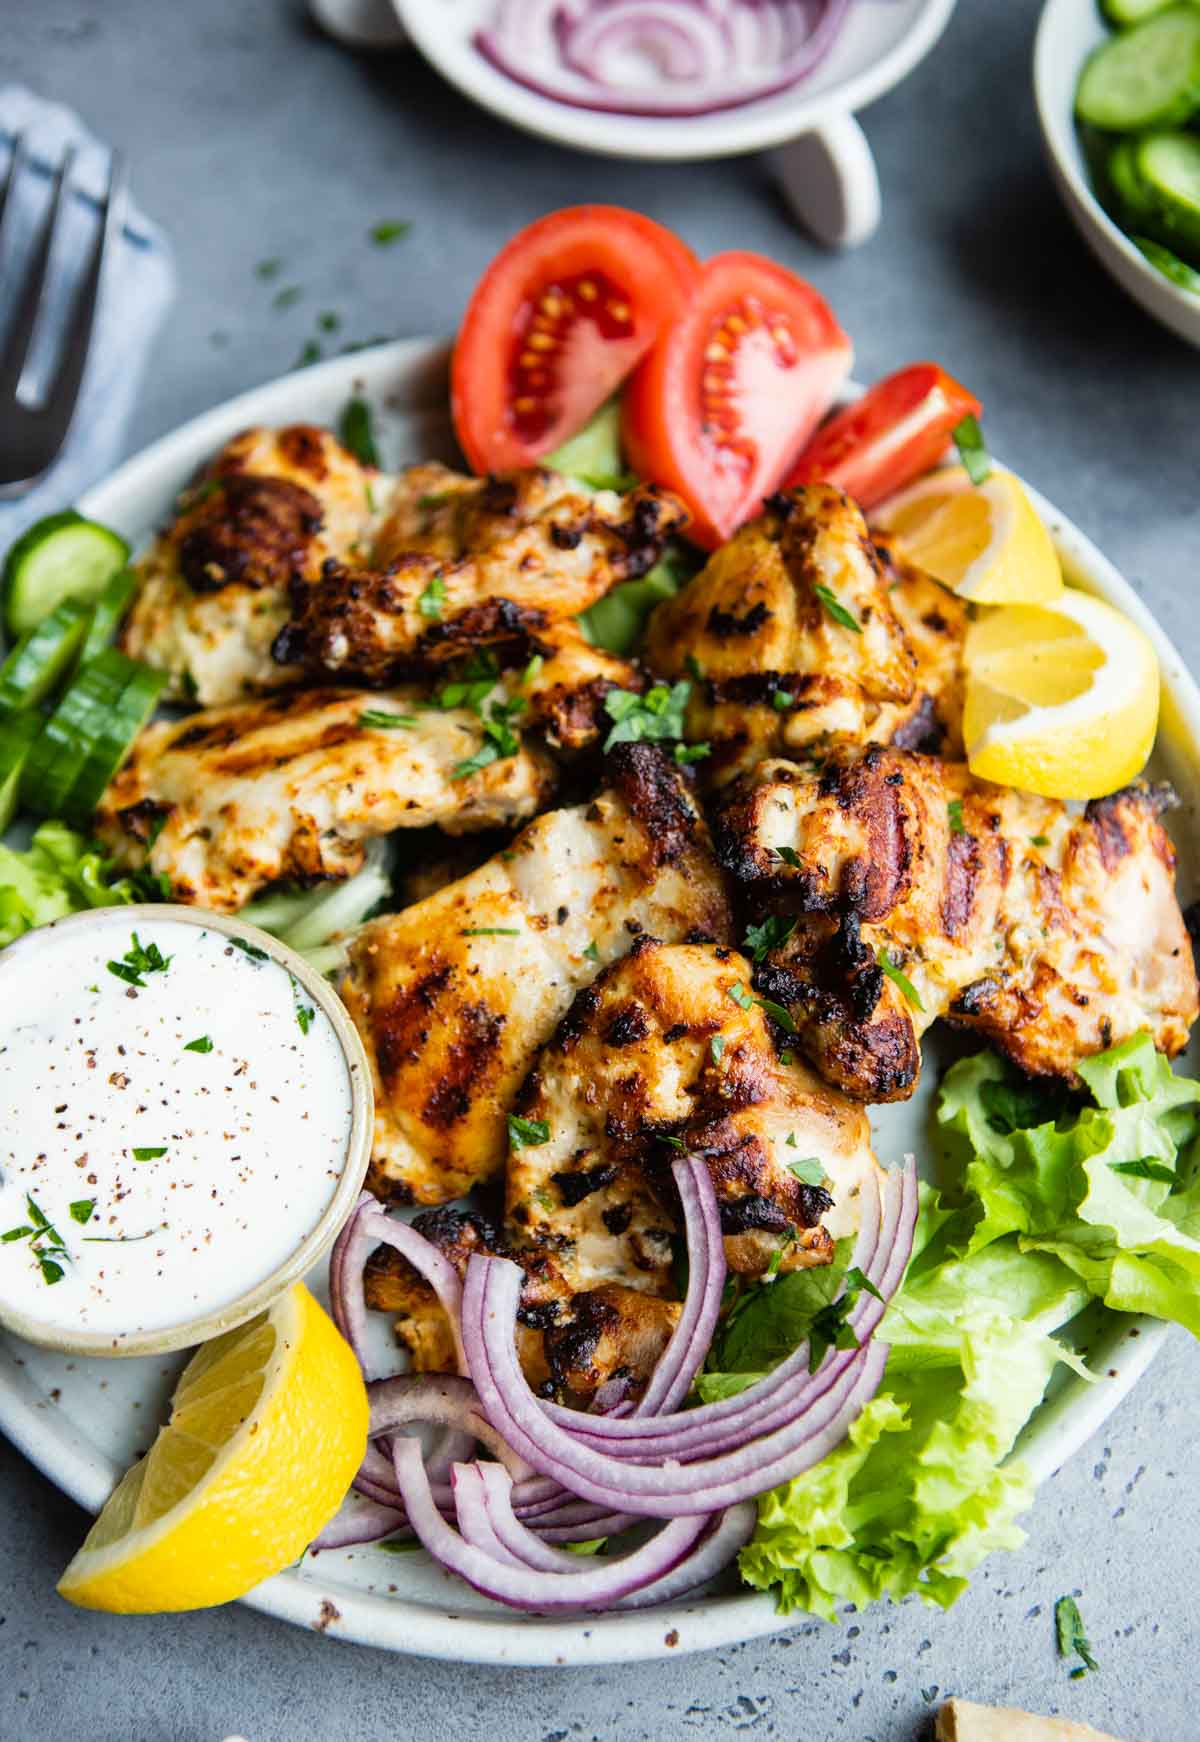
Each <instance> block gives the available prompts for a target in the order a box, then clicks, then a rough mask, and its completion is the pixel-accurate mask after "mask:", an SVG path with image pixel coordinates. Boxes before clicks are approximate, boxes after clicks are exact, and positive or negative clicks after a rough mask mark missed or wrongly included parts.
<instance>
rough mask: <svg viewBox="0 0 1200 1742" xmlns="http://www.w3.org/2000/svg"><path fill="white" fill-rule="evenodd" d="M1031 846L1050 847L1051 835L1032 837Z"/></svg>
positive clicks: (1030, 838)
mask: <svg viewBox="0 0 1200 1742" xmlns="http://www.w3.org/2000/svg"><path fill="white" fill-rule="evenodd" d="M1029 845H1030V846H1031V847H1048V846H1049V845H1050V837H1049V835H1030V837H1029Z"/></svg>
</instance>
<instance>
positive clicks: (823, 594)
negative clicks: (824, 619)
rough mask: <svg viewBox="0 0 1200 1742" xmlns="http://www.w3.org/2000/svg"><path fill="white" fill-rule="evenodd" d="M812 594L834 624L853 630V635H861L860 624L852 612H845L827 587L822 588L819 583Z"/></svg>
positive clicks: (834, 594)
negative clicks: (818, 600)
mask: <svg viewBox="0 0 1200 1742" xmlns="http://www.w3.org/2000/svg"><path fill="white" fill-rule="evenodd" d="M813 592H814V593H815V594H816V595H817V598H818V599H820V601H821V603H822V605H824V607H825V609H826V611H827V612H828V613H829V615H830V616H831V617H832V618H833V620H834V622H835V623H840V625H841V626H842V628H843V629H850V630H853V632H854V634H855V635H861V634H862V624H861V623H860V622H859V620H858V618H857V617H856V616H855V615H854V613H853V612H852V611H847V609H846V607H845V606H844V605H843V604H842V602H841V600H840V599H839V598H838V596H837V594H836V593H831V592H830V590H829V588H828V587H822V586H821V585H820V584H819V583H818V585H817V586H815V587H814V588H813Z"/></svg>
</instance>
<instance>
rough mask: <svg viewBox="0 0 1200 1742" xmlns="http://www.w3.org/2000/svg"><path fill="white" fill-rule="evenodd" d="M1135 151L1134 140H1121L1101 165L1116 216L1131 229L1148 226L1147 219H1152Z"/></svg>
mask: <svg viewBox="0 0 1200 1742" xmlns="http://www.w3.org/2000/svg"><path fill="white" fill-rule="evenodd" d="M1137 150H1138V142H1137V140H1136V139H1121V140H1119V141H1118V142H1117V144H1116V145H1114V146H1113V149H1112V150H1111V151H1110V152H1109V155H1108V159H1107V162H1106V163H1105V166H1104V169H1105V174H1106V175H1107V177H1108V185H1109V187H1110V189H1111V191H1112V196H1113V203H1114V204H1115V206H1116V215H1117V217H1118V218H1119V219H1120V220H1121V222H1122V223H1123V224H1126V225H1128V226H1129V227H1130V228H1131V229H1137V228H1139V227H1142V228H1147V227H1151V226H1150V225H1149V224H1148V220H1151V219H1153V218H1154V216H1155V211H1154V205H1153V203H1152V201H1151V199H1150V192H1149V189H1148V188H1147V187H1146V184H1145V182H1144V181H1143V180H1142V174H1141V171H1140V170H1139V168H1138V162H1137Z"/></svg>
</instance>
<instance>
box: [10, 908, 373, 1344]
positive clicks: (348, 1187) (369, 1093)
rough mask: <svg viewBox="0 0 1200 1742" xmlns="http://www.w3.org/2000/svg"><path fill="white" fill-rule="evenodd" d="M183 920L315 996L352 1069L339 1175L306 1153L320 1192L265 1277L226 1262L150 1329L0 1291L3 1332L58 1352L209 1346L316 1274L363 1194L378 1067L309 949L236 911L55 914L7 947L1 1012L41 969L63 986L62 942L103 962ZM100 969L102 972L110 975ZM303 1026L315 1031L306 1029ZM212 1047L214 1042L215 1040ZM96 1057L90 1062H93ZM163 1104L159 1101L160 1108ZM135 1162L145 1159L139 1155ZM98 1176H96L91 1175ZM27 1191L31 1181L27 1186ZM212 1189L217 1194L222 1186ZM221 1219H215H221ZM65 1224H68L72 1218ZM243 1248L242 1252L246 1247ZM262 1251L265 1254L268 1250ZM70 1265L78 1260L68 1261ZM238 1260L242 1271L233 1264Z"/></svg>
mask: <svg viewBox="0 0 1200 1742" xmlns="http://www.w3.org/2000/svg"><path fill="white" fill-rule="evenodd" d="M184 927H186V928H188V932H191V931H196V930H198V931H201V932H205V933H210V932H216V933H218V934H221V935H222V936H223V937H225V938H228V939H230V940H236V942H237V944H238V946H239V949H240V950H241V951H246V950H247V949H248V948H249V949H251V950H254V951H261V952H262V954H263V955H264V956H267V957H269V958H270V960H271V961H272V962H273V963H275V964H276V965H277V966H278V967H280V968H282V969H283V970H284V972H285V973H286V974H287V975H289V976H290V977H291V980H292V983H293V989H295V988H299V992H300V993H301V994H302V995H303V997H302V998H301V1002H303V1001H304V1000H311V1002H312V1004H313V1005H315V1006H316V1008H317V1010H318V1011H319V1012H320V1013H321V1015H322V1016H323V1017H325V1018H326V1019H327V1020H328V1022H329V1026H330V1028H331V1029H332V1032H333V1040H334V1043H335V1048H336V1053H335V1054H334V1055H333V1056H336V1054H340V1056H341V1063H342V1065H343V1067H344V1069H345V1087H344V1091H343V1090H342V1089H341V1087H340V1085H339V1087H338V1093H339V1094H341V1093H343V1092H344V1094H345V1108H346V1121H345V1142H344V1145H343V1144H342V1141H341V1135H340V1129H334V1130H333V1131H331V1133H330V1135H331V1138H333V1139H334V1140H335V1141H336V1145H337V1149H336V1151H335V1152H334V1153H339V1152H340V1161H339V1164H338V1172H337V1176H336V1181H335V1182H334V1183H332V1189H331V1186H330V1181H329V1176H328V1175H327V1174H326V1172H325V1169H326V1167H327V1165H328V1152H326V1151H322V1153H321V1156H320V1158H317V1157H316V1156H314V1155H311V1154H310V1156H309V1157H308V1160H309V1163H310V1164H312V1165H315V1166H316V1167H317V1168H318V1169H319V1171H318V1173H317V1174H316V1176H315V1178H314V1177H313V1176H312V1174H311V1172H310V1175H309V1179H308V1182H307V1183H308V1184H309V1185H310V1186H312V1187H313V1188H314V1189H315V1195H313V1193H310V1194H309V1209H308V1210H307V1211H305V1212H304V1215H305V1220H304V1222H302V1223H301V1224H300V1225H299V1227H298V1229H297V1231H296V1233H295V1236H294V1240H290V1239H289V1234H288V1230H287V1228H286V1226H284V1227H283V1228H282V1230H281V1234H280V1238H279V1240H278V1241H277V1243H276V1247H275V1249H274V1250H273V1251H272V1252H271V1254H270V1259H269V1262H270V1263H271V1268H270V1270H269V1271H268V1273H267V1274H266V1275H263V1274H262V1273H261V1270H260V1272H259V1274H258V1275H253V1274H252V1275H251V1276H249V1277H247V1276H246V1275H245V1271H244V1270H243V1271H242V1275H241V1279H240V1281H239V1280H238V1279H237V1278H236V1277H230V1276H229V1275H228V1264H229V1261H228V1260H223V1271H222V1274H221V1275H220V1277H219V1283H220V1288H219V1294H218V1295H217V1296H216V1297H215V1298H214V1299H212V1300H211V1301H210V1304H209V1305H208V1306H207V1307H206V1308H205V1309H204V1310H201V1311H193V1312H192V1313H188V1312H186V1311H181V1312H180V1313H179V1315H178V1316H176V1315H174V1314H171V1315H170V1316H169V1317H164V1318H163V1319H162V1320H161V1321H160V1322H155V1320H154V1318H151V1320H150V1324H149V1326H148V1327H147V1328H145V1329H138V1328H135V1329H133V1330H127V1329H126V1328H124V1326H123V1325H122V1327H121V1329H120V1330H119V1331H115V1330H114V1329H113V1328H111V1327H110V1328H106V1329H90V1328H85V1327H84V1325H83V1324H82V1323H81V1322H80V1321H79V1320H78V1319H77V1318H75V1317H73V1316H72V1317H69V1318H64V1317H63V1314H62V1313H61V1312H59V1313H58V1314H57V1315H56V1314H54V1313H53V1312H50V1311H49V1310H47V1311H46V1312H41V1311H39V1312H37V1313H36V1314H35V1313H33V1312H31V1311H30V1310H28V1309H27V1308H26V1309H22V1308H21V1307H18V1306H17V1305H16V1304H14V1302H13V1300H11V1299H8V1298H7V1297H6V1295H4V1294H0V1328H2V1329H3V1330H5V1331H7V1332H9V1333H10V1334H15V1335H17V1336H20V1337H23V1338H24V1339H25V1340H26V1341H27V1342H30V1343H35V1344H37V1345H38V1346H39V1347H40V1348H43V1349H49V1350H54V1351H56V1352H57V1353H58V1354H60V1355H88V1356H97V1357H123V1358H125V1359H133V1358H136V1357H138V1356H155V1355H165V1354H170V1353H173V1352H174V1351H175V1350H178V1349H190V1348H192V1347H194V1346H195V1345H196V1344H197V1343H204V1342H207V1341H208V1340H209V1339H210V1338H212V1337H216V1336H220V1335H221V1334H222V1332H224V1331H231V1330H235V1329H236V1328H237V1326H239V1325H243V1324H245V1323H246V1322H247V1320H249V1319H252V1318H253V1317H254V1316H255V1314H256V1313H260V1312H263V1311H265V1310H266V1308H267V1307H269V1306H271V1304H272V1303H273V1302H274V1301H276V1300H277V1299H278V1298H279V1296H280V1295H281V1294H283V1293H285V1292H286V1290H287V1289H289V1288H290V1287H291V1286H292V1284H293V1283H294V1282H299V1281H300V1280H301V1278H303V1277H305V1276H307V1275H308V1274H309V1272H310V1271H311V1270H312V1269H313V1268H314V1266H316V1265H318V1264H320V1263H321V1262H322V1260H323V1259H324V1258H325V1256H326V1254H327V1253H328V1251H329V1249H330V1247H331V1246H332V1245H333V1242H334V1240H335V1239H336V1238H337V1235H338V1232H339V1231H340V1229H341V1227H342V1224H343V1223H344V1222H345V1220H346V1218H347V1216H348V1215H349V1214H350V1211H351V1210H352V1209H353V1207H354V1205H355V1203H356V1202H357V1200H358V1195H359V1193H360V1191H361V1190H362V1184H363V1180H364V1178H365V1176H366V1171H367V1162H368V1160H369V1158H370V1152H371V1140H372V1136H373V1133H374V1120H375V1105H374V1100H375V1098H374V1093H373V1090H372V1084H371V1072H370V1069H369V1067H368V1064H367V1058H366V1054H365V1053H364V1051H363V1044H362V1041H361V1039H360V1038H359V1034H358V1030H357V1029H356V1028H355V1026H354V1024H353V1022H352V1021H351V1020H350V1017H349V1014H348V1012H347V1010H346V1007H345V1005H344V1004H343V1003H342V1001H341V999H340V998H339V997H338V995H337V993H336V992H335V991H334V989H333V986H332V984H331V983H330V982H329V981H328V980H326V979H324V978H323V977H322V976H321V975H320V974H318V973H317V972H316V971H315V970H314V969H313V968H311V967H310V966H309V964H308V963H307V962H306V961H305V960H304V958H303V956H300V955H297V954H296V952H295V951H294V950H291V949H289V948H288V947H287V945H286V944H281V943H280V942H279V940H278V939H277V938H273V937H271V936H269V935H268V934H267V933H266V932H264V931H260V930H259V928H258V927H257V926H255V925H248V924H247V923H246V921H245V920H244V919H230V918H227V917H226V916H225V915H223V914H217V913H209V912H207V911H205V910H203V909H200V908H195V907H181V906H176V905H174V904H173V903H163V904H158V903H156V904H154V905H153V906H144V905H134V906H130V907H102V908H94V909H92V910H90V911H85V912H83V913H76V914H73V915H72V916H71V917H70V918H67V919H60V920H55V921H54V922H53V923H52V924H50V925H46V926H42V927H39V928H38V929H37V930H35V931H31V932H27V933H26V934H25V935H24V936H23V937H20V938H18V939H17V940H16V941H15V942H14V943H11V944H9V945H8V947H7V948H6V949H4V950H3V951H0V1009H3V1010H4V1012H5V1016H6V1018H8V1019H9V1020H10V1021H11V1018H12V1017H13V1016H14V1015H16V1014H17V1013H18V1012H19V1011H22V1010H23V1009H24V1008H25V1001H24V998H23V996H22V992H21V990H20V989H21V988H23V987H25V988H27V987H28V986H29V985H30V984H36V983H37V981H36V977H37V976H40V977H41V978H42V983H45V979H46V977H49V978H50V979H51V980H52V981H53V982H54V983H55V985H56V988H57V987H58V985H59V983H60V982H61V978H62V966H61V957H62V953H63V950H62V946H64V945H65V946H66V948H67V951H68V959H70V958H69V952H70V950H71V949H72V948H74V949H75V951H76V958H75V959H76V961H78V952H79V947H80V945H81V944H82V946H83V949H84V951H85V955H86V952H87V950H88V949H89V948H90V949H92V950H93V951H94V952H95V960H96V962H97V964H99V963H102V962H103V961H104V959H105V956H106V955H107V954H113V955H119V954H120V953H121V949H122V944H123V943H127V942H128V939H129V936H130V935H131V933H135V932H138V931H139V928H140V930H141V932H142V934H143V935H145V934H146V933H147V932H148V931H149V930H151V929H153V930H155V931H157V932H158V933H159V934H160V936H164V935H165V933H167V932H168V931H169V932H170V933H171V935H172V936H173V937H174V936H178V937H179V939H180V941H181V944H182V941H183V939H184V938H185V937H186V936H187V933H186V932H184V931H183V930H182V929H181V928H184ZM162 947H163V950H164V953H167V952H169V950H170V948H171V945H170V944H167V943H165V942H164V943H163V946H162ZM232 953H233V952H231V951H229V949H228V946H226V948H225V950H224V951H218V952H217V956H218V961H217V966H218V967H219V966H221V965H222V964H221V962H220V957H221V955H223V954H232ZM213 971H214V970H213V969H212V967H211V966H209V967H207V968H206V970H205V972H206V973H209V974H211V973H212V972H213ZM31 975H33V976H35V980H34V981H33V982H31V979H30V976H31ZM99 977H100V978H103V975H100V976H99ZM14 988H16V989H17V990H14ZM57 995H58V993H57V991H56V996H57ZM232 995H233V987H232V984H231V986H230V987H229V988H228V989H225V990H224V991H223V996H226V1002H224V1003H221V1004H220V1010H221V1012H222V1013H224V1012H225V1011H226V1010H227V1008H228V996H232ZM61 996H62V997H63V998H64V999H67V998H69V996H70V993H69V991H68V989H67V986H66V985H63V986H62V989H61ZM126 996H127V997H136V996H137V994H136V993H134V992H132V991H129V992H127V993H126ZM310 1018H311V1012H310ZM75 1020H76V1021H77V1022H78V1021H79V1020H80V1018H79V1017H78V1016H76V1018H75ZM105 1020H107V1019H105ZM305 1032H306V1033H307V1032H308V1031H307V1029H306V1030H305ZM209 1050H211V1043H210V1049H209ZM218 1056H219V1054H214V1057H218ZM91 1062H93V1063H94V1058H93V1059H92V1060H91ZM130 1068H131V1069H132V1068H133V1067H132V1066H131V1067H130ZM243 1069H244V1067H243ZM333 1071H334V1076H333V1077H332V1078H327V1079H326V1080H327V1081H329V1082H331V1083H332V1082H333V1081H335V1080H336V1078H337V1076H338V1073H337V1067H336V1065H334V1066H333ZM48 1081H49V1079H47V1084H48ZM69 1087H70V1085H69V1084H67V1083H64V1084H63V1086H62V1091H61V1092H62V1093H63V1094H64V1097H65V1096H66V1094H67V1090H68V1089H69ZM47 1092H48V1088H47ZM203 1092H207V1091H203ZM165 1104H166V1103H165V1101H164V1103H163V1105H165ZM140 1110H141V1109H139V1111H140ZM252 1141H253V1138H252ZM310 1150H311V1145H310ZM157 1153H161V1152H157ZM135 1159H144V1158H143V1157H140V1156H137V1155H136V1154H135ZM235 1159H236V1158H235ZM291 1162H292V1166H291V1168H290V1171H291V1173H292V1174H293V1175H295V1172H296V1170H297V1169H299V1168H301V1167H302V1166H304V1165H305V1158H304V1157H303V1156H301V1155H300V1154H296V1153H294V1152H293V1153H292V1155H291ZM76 1165H78V1164H76ZM73 1177H74V1176H73ZM92 1177H93V1178H94V1176H92ZM209 1177H211V1176H209ZM243 1177H244V1176H243ZM184 1183H185V1190H186V1189H189V1186H190V1182H188V1181H186V1180H185V1182H184ZM177 1185H178V1182H177V1181H175V1180H173V1181H172V1184H171V1188H170V1189H171V1191H172V1192H173V1191H175V1190H176V1189H177ZM23 1189H30V1188H28V1187H24V1188H23ZM35 1189H36V1188H35ZM85 1189H86V1188H85ZM126 1195H128V1194H126ZM212 1195H213V1196H214V1197H215V1196H216V1191H215V1189H214V1191H213V1194H212ZM243 1198H244V1192H243ZM27 1201H28V1200H27ZM172 1201H174V1200H172ZM73 1213H74V1212H73V1211H72V1214H73ZM243 1213H244V1212H243ZM312 1218H315V1219H312ZM56 1219H58V1218H56ZM214 1225H215V1226H217V1227H219V1226H220V1220H219V1218H218V1222H217V1223H216V1224H214ZM226 1225H228V1223H226ZM63 1226H64V1227H67V1226H68V1225H67V1223H66V1221H65V1219H64V1220H63ZM96 1227H97V1223H95V1222H94V1223H93V1224H92V1231H93V1232H95V1230H96ZM79 1232H80V1231H79V1230H78V1229H73V1230H69V1231H68V1235H67V1239H68V1241H73V1238H74V1236H75V1234H78V1233H79ZM139 1238H140V1236H139ZM105 1250H106V1251H107V1250H108V1248H107V1247H106V1248H105ZM138 1250H139V1251H140V1250H141V1248H140V1247H139V1248H138ZM244 1256H245V1254H243V1257H244ZM251 1256H254V1255H251ZM257 1256H258V1257H259V1258H260V1260H261V1256H262V1255H261V1253H259V1254H257ZM177 1261H178V1248H176V1250H175V1252H174V1253H171V1254H169V1255H168V1259H167V1263H168V1264H171V1263H175V1262H177ZM69 1268H73V1266H71V1267H69ZM234 1268H235V1270H236V1268H237V1267H236V1266H235V1267H234ZM101 1274H103V1272H101ZM156 1286H157V1288H158V1290H159V1295H158V1298H159V1299H160V1300H161V1299H162V1294H161V1290H162V1289H163V1288H166V1287H167V1284H158V1285H156ZM229 1286H233V1287H234V1288H235V1289H236V1293H234V1294H233V1295H232V1297H229V1296H227V1295H226V1288H227V1287H229ZM168 1298H169V1297H168ZM58 1304H59V1301H58V1293H57V1292H55V1293H53V1294H47V1296H46V1306H47V1309H49V1308H51V1307H54V1306H57V1305H58Z"/></svg>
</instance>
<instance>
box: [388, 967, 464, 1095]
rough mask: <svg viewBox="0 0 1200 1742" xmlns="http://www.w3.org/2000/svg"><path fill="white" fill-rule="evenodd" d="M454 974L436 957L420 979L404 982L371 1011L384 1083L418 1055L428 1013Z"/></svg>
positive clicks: (421, 1046) (451, 969)
mask: <svg viewBox="0 0 1200 1742" xmlns="http://www.w3.org/2000/svg"><path fill="white" fill-rule="evenodd" d="M453 974H454V970H453V968H452V967H451V966H450V964H449V963H446V962H441V963H439V962H437V961H436V960H435V961H434V963H433V964H432V965H431V966H430V967H429V968H428V969H427V971H426V972H425V973H424V974H422V976H421V977H420V979H419V980H414V981H413V983H412V984H411V985H410V986H406V987H405V988H404V990H403V991H402V992H400V993H399V994H398V995H397V996H396V997H395V998H393V999H392V1001H391V1002H390V1003H389V1004H385V1005H383V1006H382V1008H379V1009H376V1010H374V1011H372V1015H371V1030H372V1034H373V1036H374V1040H375V1051H376V1054H377V1056H378V1059H379V1074H380V1076H381V1077H382V1078H383V1080H384V1082H385V1083H386V1082H388V1081H389V1079H392V1078H395V1077H396V1076H397V1075H398V1074H399V1073H400V1071H402V1070H403V1069H404V1067H405V1065H408V1064H415V1063H416V1061H417V1060H418V1059H419V1058H420V1056H421V1049H422V1048H423V1047H424V1045H425V1044H426V1042H427V1041H428V1039H429V1028H428V1023H429V1020H430V1016H431V1013H432V1011H433V1009H434V1006H435V1005H436V1003H437V1001H438V997H439V995H440V994H441V993H442V992H444V991H445V989H446V987H447V986H448V985H449V984H450V981H451V979H452V977H453Z"/></svg>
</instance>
